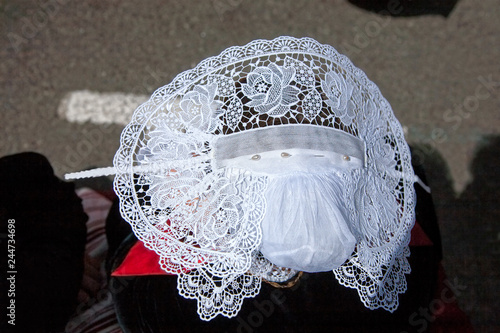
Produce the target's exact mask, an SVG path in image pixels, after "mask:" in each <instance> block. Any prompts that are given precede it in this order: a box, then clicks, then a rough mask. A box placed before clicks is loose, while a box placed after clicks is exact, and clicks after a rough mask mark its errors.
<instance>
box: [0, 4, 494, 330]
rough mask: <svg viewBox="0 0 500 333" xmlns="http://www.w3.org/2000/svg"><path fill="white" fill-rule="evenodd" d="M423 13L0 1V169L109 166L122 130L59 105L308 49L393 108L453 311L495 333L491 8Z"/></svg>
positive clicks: (145, 89)
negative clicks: (230, 53) (284, 41)
mask: <svg viewBox="0 0 500 333" xmlns="http://www.w3.org/2000/svg"><path fill="white" fill-rule="evenodd" d="M427 2H428V3H433V4H436V3H437V4H438V6H437V7H436V6H435V5H433V6H434V7H432V8H431V7H428V8H427V9H428V10H423V11H421V12H422V13H423V14H424V15H413V14H418V13H417V12H414V11H412V10H411V9H412V8H408V7H405V6H410V5H409V4H408V3H407V2H399V1H397V0H395V1H389V3H390V5H385V6H386V7H382V9H380V8H378V9H377V10H375V12H373V11H367V10H365V9H363V8H360V7H358V6H354V5H353V4H352V3H350V2H348V1H333V0H332V1H306V0H296V1H291V0H289V1H248V0H212V1H159V0H157V1H144V2H139V1H132V0H124V1H118V0H109V1H98V0H82V1H70V0H41V1H27V0H16V1H14V0H4V1H0V89H1V90H0V110H1V111H0V128H1V132H0V133H1V134H2V137H1V141H0V155H1V156H3V155H7V154H13V153H17V152H21V151H37V152H40V153H42V154H44V155H46V156H47V157H48V158H49V160H50V161H51V162H52V164H53V165H54V167H55V169H56V172H57V174H58V175H60V176H62V175H63V174H64V173H66V172H72V171H78V170H82V169H86V168H88V167H91V166H110V165H111V164H112V159H113V156H114V153H115V151H116V150H117V148H118V146H119V136H120V133H121V130H122V129H123V127H124V125H123V124H122V123H120V122H113V123H109V124H102V123H96V122H95V121H86V122H83V123H81V122H78V121H75V120H70V119H68V118H67V117H65V116H64V113H61V112H60V110H61V107H62V106H61V105H62V104H61V103H62V101H64V99H65V98H67V96H68V94H72V93H73V92H75V91H84V90H86V91H90V92H95V93H100V94H106V93H123V94H134V95H139V96H143V95H144V96H145V95H149V94H151V93H152V92H153V91H154V90H155V89H156V88H158V87H160V86H162V85H165V84H167V83H168V82H170V81H171V80H172V79H173V77H174V76H175V75H176V74H178V73H180V72H182V71H184V70H186V69H189V68H192V67H193V66H195V65H196V64H197V63H198V62H200V61H201V60H203V59H204V58H206V57H208V56H212V55H217V54H218V53H220V52H221V51H222V50H224V49H225V48H227V47H229V46H233V45H243V44H246V43H248V42H250V41H251V40H254V39H258V38H264V39H271V38H274V37H277V36H280V35H290V36H295V37H302V36H309V37H312V38H315V39H316V40H318V41H319V42H321V43H325V44H330V45H332V46H334V47H335V48H336V49H337V50H339V51H340V52H341V53H344V54H346V55H348V56H349V57H350V59H351V60H352V61H353V63H354V64H355V65H356V66H357V67H359V68H361V69H362V70H363V71H364V72H365V73H366V74H367V76H368V77H369V78H370V79H371V80H372V81H373V82H375V83H376V84H377V85H378V86H379V88H380V90H381V91H382V94H383V95H384V96H385V98H387V100H388V101H389V102H390V103H391V105H392V108H393V110H394V113H395V115H396V116H397V118H398V119H399V120H400V122H401V123H402V125H403V126H404V128H405V130H406V136H407V141H408V142H409V143H410V144H411V145H412V146H413V147H417V148H418V156H417V158H418V159H419V162H420V163H421V164H422V165H423V166H424V167H425V168H426V169H427V171H428V176H429V179H428V182H429V185H430V186H431V187H432V189H433V194H434V199H435V203H436V208H437V213H438V216H439V219H440V224H441V232H442V237H443V247H444V265H445V268H446V271H447V274H448V277H449V278H450V279H452V280H453V279H455V280H456V281H459V283H460V285H462V286H463V288H462V290H461V292H460V294H459V295H458V298H459V301H460V305H461V307H462V308H463V309H464V310H465V311H466V312H467V314H469V316H470V317H471V320H472V322H473V324H474V326H475V327H476V329H477V331H478V332H498V331H500V321H499V319H498V318H497V316H496V314H497V311H498V309H499V308H500V306H499V305H500V301H499V300H498V294H499V291H500V288H499V286H500V282H499V281H500V279H499V275H500V274H499V273H500V269H499V260H498V256H499V255H500V229H499V223H498V221H499V217H500V213H499V209H498V208H496V207H497V206H498V202H499V199H498V195H499V190H498V185H499V177H498V171H500V164H499V163H498V161H499V159H498V156H499V155H500V153H499V149H500V148H499V139H498V137H499V134H500V126H499V125H500V112H499V108H500V65H499V61H498V59H500V24H499V19H500V15H499V14H500V6H499V3H498V1H495V0H485V1H473V0H460V1H458V2H457V3H456V4H455V6H454V7H453V8H451V9H449V10H448V9H446V10H445V8H444V6H445V4H444V3H450V1H441V3H442V4H441V5H439V3H440V1H427ZM451 2H453V1H451ZM429 6H430V5H429ZM436 8H437V9H438V10H436ZM380 10H384V11H385V13H387V12H390V13H393V14H397V13H401V12H403V14H405V15H404V16H397V17H395V16H390V15H381V14H379V12H380ZM443 13H445V14H446V15H443ZM58 110H59V111H58Z"/></svg>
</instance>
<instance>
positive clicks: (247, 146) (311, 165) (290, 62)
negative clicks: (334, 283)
mask: <svg viewBox="0 0 500 333" xmlns="http://www.w3.org/2000/svg"><path fill="white" fill-rule="evenodd" d="M107 171H109V173H114V174H116V177H115V181H114V188H115V191H116V193H117V195H118V196H119V199H120V208H121V213H122V216H123V218H124V219H125V220H126V221H128V222H129V223H130V224H131V225H132V227H133V230H134V233H135V234H136V235H137V237H138V238H139V239H140V240H141V241H142V242H144V244H145V245H146V246H147V247H148V248H150V249H152V250H154V251H155V252H156V253H157V254H158V255H159V256H160V258H161V259H160V263H159V264H160V265H161V267H162V268H163V269H164V270H165V271H166V272H169V273H173V274H176V275H177V276H178V290H179V293H180V294H181V295H182V296H184V297H186V298H193V299H196V300H197V302H198V303H197V304H198V313H199V316H200V318H201V319H203V320H210V319H212V318H214V317H215V316H217V315H218V314H222V315H223V316H226V317H233V316H235V315H236V314H237V313H238V311H239V310H240V308H241V305H242V302H243V299H244V298H247V297H253V296H255V295H256V294H258V293H259V290H260V286H261V281H262V279H265V280H267V281H274V282H283V281H286V280H288V279H290V278H291V277H293V276H294V275H295V274H297V273H298V271H299V270H303V271H309V272H316V271H326V270H332V271H333V274H334V275H335V277H336V278H337V280H338V281H339V282H340V283H341V284H342V285H344V286H347V287H350V288H355V289H357V290H358V294H359V296H360V298H361V301H362V302H363V303H364V304H365V306H366V307H368V308H370V309H375V308H379V307H382V308H384V309H386V310H389V311H394V310H395V309H396V308H397V306H398V294H399V293H403V292H404V291H405V290H406V279H405V273H409V272H410V267H409V264H408V261H407V259H406V258H407V257H408V256H409V249H408V243H409V237H410V230H411V228H412V227H413V224H414V207H415V193H414V188H413V184H414V182H415V181H417V180H418V179H417V178H416V176H415V175H414V173H413V169H412V167H411V163H410V152H409V148H408V145H407V144H406V142H405V140H404V136H403V131H402V128H401V125H400V124H399V122H398V121H397V120H396V118H395V117H394V114H393V112H392V110H391V107H390V106H389V103H388V102H387V101H386V100H385V99H384V98H383V97H382V95H381V93H380V91H379V89H378V88H377V86H376V85H375V84H374V83H372V82H371V81H369V80H368V79H367V77H366V75H365V74H364V73H363V72H362V71H361V70H359V69H358V68H356V67H354V66H353V65H352V63H351V62H350V61H349V59H348V58H347V57H345V56H343V55H340V54H339V53H338V52H337V51H336V50H335V49H334V48H333V47H331V46H328V45H322V44H319V43H318V42H316V41H315V40H313V39H310V38H300V39H296V38H292V37H280V38H276V39H274V40H271V41H268V40H256V41H253V42H251V43H249V44H247V45H245V46H242V47H231V48H229V49H227V50H225V51H224V52H222V53H221V54H220V55H219V56H216V57H211V58H208V59H205V60H204V61H202V62H201V63H200V64H199V65H198V66H196V67H195V68H193V69H191V70H188V71H185V72H183V73H181V74H179V75H178V76H177V77H176V78H175V79H174V80H173V82H172V83H170V84H168V85H166V86H164V87H162V88H160V89H158V90H157V91H156V92H154V94H153V95H152V96H151V98H150V99H149V101H147V102H146V103H144V104H143V105H141V106H140V107H139V108H138V109H137V110H136V111H135V113H134V116H133V118H132V121H131V122H130V124H129V125H128V126H127V127H126V128H125V130H124V131H123V133H122V136H121V146H120V148H119V150H118V152H117V153H116V155H115V159H114V168H108V169H100V170H97V171H90V172H87V173H85V172H84V173H77V174H72V175H70V176H69V178H78V177H84V176H95V175H97V174H103V173H106V172H107ZM332 296H334V295H332Z"/></svg>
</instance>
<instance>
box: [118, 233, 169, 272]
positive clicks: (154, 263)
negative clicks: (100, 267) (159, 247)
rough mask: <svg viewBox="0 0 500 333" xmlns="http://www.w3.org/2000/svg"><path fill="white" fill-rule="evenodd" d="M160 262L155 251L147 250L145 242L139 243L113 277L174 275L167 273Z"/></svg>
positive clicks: (133, 247)
mask: <svg viewBox="0 0 500 333" xmlns="http://www.w3.org/2000/svg"><path fill="white" fill-rule="evenodd" d="M159 261H160V256H159V255H158V254H156V252H155V251H152V250H150V249H148V248H146V247H145V246H144V243H143V242H139V241H138V242H136V243H135V244H134V246H132V248H131V249H130V251H129V252H128V253H127V256H126V257H125V259H124V260H123V261H122V263H121V264H120V266H118V268H117V269H116V270H115V271H114V272H113V273H112V274H111V276H131V275H134V276H139V275H173V274H169V273H167V272H165V271H164V270H163V269H162V268H161V267H160V264H159Z"/></svg>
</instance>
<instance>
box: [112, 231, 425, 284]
mask: <svg viewBox="0 0 500 333" xmlns="http://www.w3.org/2000/svg"><path fill="white" fill-rule="evenodd" d="M410 246H432V241H431V240H430V239H429V237H427V235H426V234H425V232H424V230H423V229H422V227H421V226H420V225H419V224H418V223H415V226H414V227H413V229H412V231H411V241H410ZM159 261H160V256H159V255H158V254H156V252H154V251H152V250H149V249H147V248H146V247H145V246H144V244H143V243H142V242H139V241H138V242H137V243H135V244H134V246H133V247H132V248H131V249H130V251H129V252H128V254H127V256H126V257H125V259H124V260H123V262H122V263H121V264H120V266H118V268H117V269H116V270H115V271H114V272H113V273H112V274H111V275H112V276H131V275H135V276H139V275H172V274H169V273H167V272H165V271H164V270H163V269H161V267H160V265H159Z"/></svg>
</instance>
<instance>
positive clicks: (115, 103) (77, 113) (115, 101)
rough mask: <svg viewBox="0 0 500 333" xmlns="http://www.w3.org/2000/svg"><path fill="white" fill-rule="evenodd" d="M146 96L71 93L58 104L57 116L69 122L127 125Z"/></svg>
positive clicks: (83, 91) (117, 93)
mask: <svg viewBox="0 0 500 333" xmlns="http://www.w3.org/2000/svg"><path fill="white" fill-rule="evenodd" d="M148 98H149V96H148V95H134V94H126V93H120V92H114V93H99V92H92V91H88V90H80V91H72V92H70V93H68V94H67V95H66V96H65V97H64V98H63V99H62V100H61V102H60V103H59V107H58V114H59V116H60V117H62V118H64V119H67V120H68V121H70V122H76V123H84V122H87V121H88V122H92V123H94V124H110V123H113V124H120V125H124V126H125V125H127V124H128V123H129V122H130V120H131V119H132V114H133V113H134V111H135V109H137V107H138V106H139V105H141V104H142V103H144V102H146V101H147V100H148Z"/></svg>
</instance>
